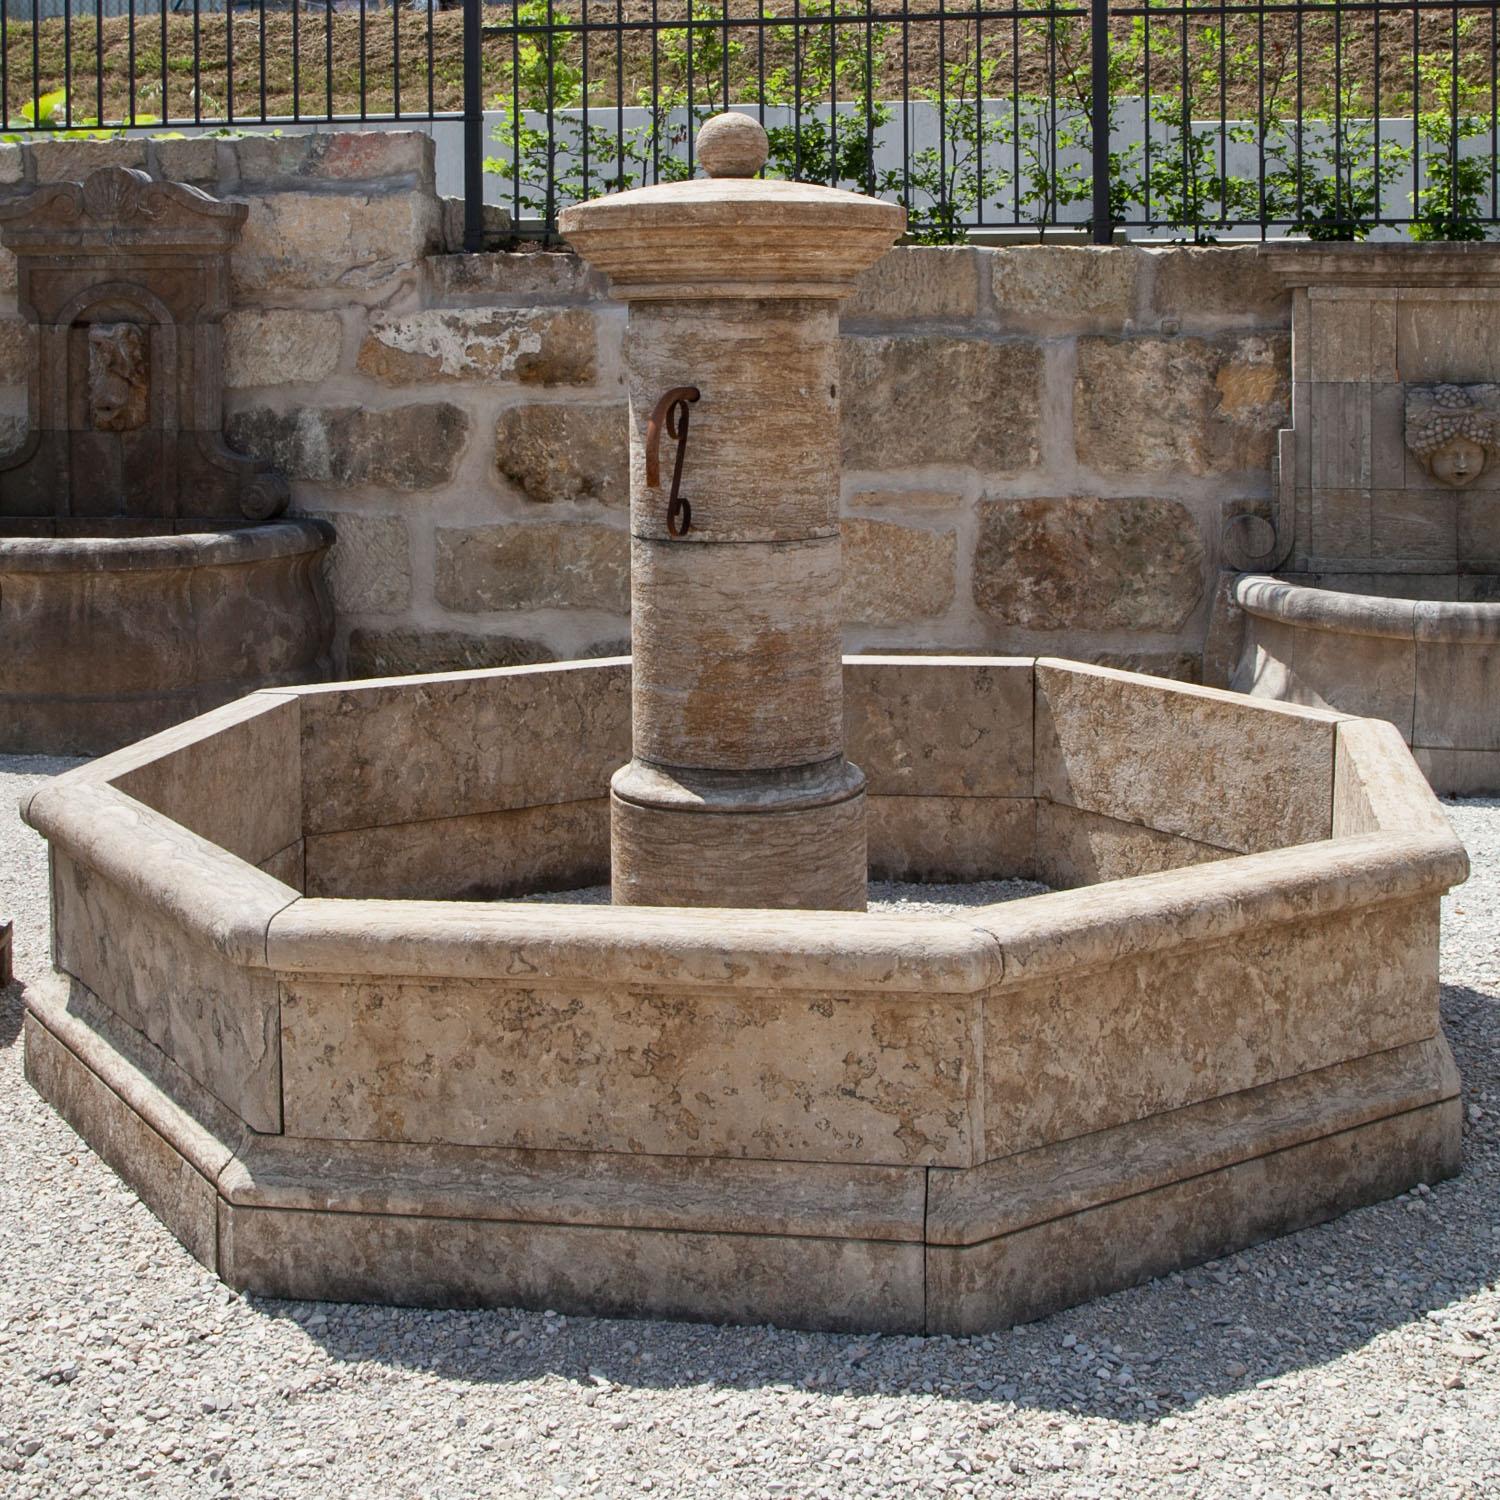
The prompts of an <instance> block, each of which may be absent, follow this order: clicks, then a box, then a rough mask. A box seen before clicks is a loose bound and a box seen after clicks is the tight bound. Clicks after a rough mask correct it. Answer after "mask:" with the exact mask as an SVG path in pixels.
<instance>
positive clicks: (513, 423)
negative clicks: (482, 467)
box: [495, 401, 630, 505]
mask: <svg viewBox="0 0 1500 1500" xmlns="http://www.w3.org/2000/svg"><path fill="white" fill-rule="evenodd" d="M629 434H630V417H629V412H628V410H627V408H626V406H625V404H624V403H623V402H618V401H609V402H588V403H573V402H569V403H568V404H567V405H561V404H554V405H545V406H543V405H526V406H510V407H507V408H506V409H505V410H504V411H502V412H501V413H500V416H499V418H498V420H497V421H496V423H495V467H496V468H497V469H498V470H499V472H500V477H501V478H502V479H504V480H505V481H506V482H507V483H509V484H513V485H515V486H516V488H517V489H519V490H520V491H521V492H522V494H524V495H525V496H526V498H527V499H528V500H535V501H538V502H539V503H541V504H544V505H547V504H552V503H554V502H560V501H570V500H593V501H600V502H602V503H604V504H606V505H624V504H625V503H626V501H627V500H628V498H629V495H630V458H629Z"/></svg>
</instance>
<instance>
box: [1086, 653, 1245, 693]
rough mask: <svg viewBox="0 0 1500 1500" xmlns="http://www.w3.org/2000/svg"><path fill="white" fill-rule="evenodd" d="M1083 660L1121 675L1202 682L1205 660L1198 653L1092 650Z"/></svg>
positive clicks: (1217, 685)
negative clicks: (1140, 674)
mask: <svg viewBox="0 0 1500 1500" xmlns="http://www.w3.org/2000/svg"><path fill="white" fill-rule="evenodd" d="M1082 660H1084V661H1090V662H1093V664H1094V665H1095V666H1096V667H1113V668H1114V669H1115V670H1116V671H1117V672H1142V673H1144V674H1145V675H1146V676H1147V677H1168V678H1170V679H1171V680H1172V681H1173V682H1202V681H1203V658H1202V656H1200V655H1199V654H1198V653H1197V652H1196V651H1089V652H1087V653H1086V654H1085V655H1084V656H1083V657H1082ZM1209 686H1210V687H1222V686H1223V684H1222V683H1209Z"/></svg>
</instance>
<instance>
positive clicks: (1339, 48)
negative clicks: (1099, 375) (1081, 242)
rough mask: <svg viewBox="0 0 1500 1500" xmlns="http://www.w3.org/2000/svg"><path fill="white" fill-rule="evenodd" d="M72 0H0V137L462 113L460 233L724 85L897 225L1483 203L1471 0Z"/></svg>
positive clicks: (1490, 214)
mask: <svg viewBox="0 0 1500 1500" xmlns="http://www.w3.org/2000/svg"><path fill="white" fill-rule="evenodd" d="M148 3H149V4H150V5H151V9H149V10H148V8H147V7H148ZM117 5H123V7H124V10H123V14H121V15H119V16H115V15H113V14H112V12H113V11H114V9H115V7H116V6H117ZM18 7H19V11H18ZM59 7H60V13H59ZM99 9H100V0H4V6H3V8H0V115H3V127H4V130H5V131H7V132H15V133H21V132H27V131H47V130H52V131H57V130H61V131H78V130H84V131H106V132H107V131H111V130H113V129H116V128H120V127H127V126H148V127H153V128H160V129H163V130H166V129H180V128H182V127H184V126H187V125H194V126H196V125H215V126H221V127H231V128H243V127H256V126H276V125H279V124H283V123H288V122H297V121H301V122H334V121H339V122H343V121H371V122H383V121H412V120H422V121H453V122H460V121H461V122H462V126H461V129H460V127H459V126H458V125H457V124H455V125H454V127H453V131H454V135H455V147H456V148H458V149H461V151H462V156H463V162H464V166H465V191H466V198H467V202H468V210H469V211H468V216H467V226H468V232H469V239H470V243H471V244H473V245H477V244H478V241H479V233H480V228H481V224H482V214H481V204H482V202H483V200H484V199H485V198H488V199H489V201H491V202H499V203H503V204H504V205H506V206H507V207H509V208H510V210H511V212H512V215H513V217H514V219H515V220H516V221H517V222H518V223H519V224H522V225H530V226H532V227H533V228H535V229H538V230H540V231H542V232H546V231H547V230H548V229H550V227H551V226H552V225H553V224H554V223H555V221H556V216H557V213H558V211H559V210H560V209H561V208H562V207H564V206H566V205H567V204H568V203H570V202H574V201H578V200H579V199H582V198H586V197H591V196H594V195H596V194H598V193H603V192H611V191H617V190H620V189H622V188H627V187H632V186H638V185H640V184H643V183H649V182H657V181H669V180H673V179H675V178H680V177H685V176H688V175H691V173H692V171H693V167H694V141H695V136H696V132H697V130H698V128H699V126H700V125H701V123H702V121H703V120H704V119H706V118H707V117H708V116H709V115H710V114H712V113H715V112H716V111H718V110H720V109H724V108H740V109H746V110H749V111H750V112H752V113H755V114H756V115H757V116H758V117H759V118H761V119H762V121H763V122H764V124H765V125H766V128H767V131H768V133H769V136H770V140H771V159H770V163H769V166H768V169H767V170H768V172H770V173H771V174H773V175H777V176H783V177H789V178H799V179H804V180H811V181H819V182H826V183H831V184H836V185H841V186H846V187H852V188H858V189H860V190H863V191H865V192H873V193H878V194H881V195H882V196H886V197H891V198H896V199H899V200H901V201H902V202H903V203H904V204H905V205H906V207H907V210H908V215H909V219H910V223H911V228H912V233H913V234H914V235H915V236H916V237H917V238H919V239H925V240H932V241H940V242H941V241H952V240H958V239H962V238H964V237H966V236H968V235H970V234H973V233H975V232H977V231H983V230H995V229H1026V230H1028V231H1035V232H1039V233H1042V234H1046V233H1048V232H1056V231H1058V230H1060V229H1064V228H1068V227H1071V228H1072V229H1073V230H1074V231H1075V232H1087V233H1090V234H1091V235H1092V237H1093V238H1094V239H1096V240H1100V241H1105V240H1108V239H1110V238H1111V237H1112V236H1113V235H1114V234H1115V233H1116V232H1118V231H1120V230H1126V231H1130V232H1132V233H1154V234H1159V235H1164V236H1169V237H1184V238H1197V239H1202V238H1213V237H1220V236H1223V235H1226V234H1232V233H1244V232H1247V231H1248V232H1253V233H1259V234H1267V233H1277V232H1292V233H1297V234H1304V235H1309V236H1312V237H1314V238H1327V239H1349V238H1362V237H1365V236H1368V235H1372V234H1374V235H1384V234H1409V235H1412V236H1414V237H1416V238H1425V239H1479V238H1483V237H1485V236H1486V235H1487V234H1490V233H1492V232H1494V231H1495V230H1496V229H1497V227H1500V192H1497V188H1500V183H1497V167H1496V155H1497V122H1500V90H1497V62H1500V0H1171V3H1168V0H1156V3H1153V0H1144V3H1135V4H1126V3H1118V4H1113V5H1108V6H1106V5H1104V4H1095V5H1090V4H1087V3H1058V0H1004V3H993V4H991V3H987V0H952V3H950V0H904V3H892V4H889V5H887V4H882V3H881V0H505V3H504V4H499V5H482V4H481V3H480V0H464V3H463V5H462V8H460V9H453V10H443V9H441V8H440V5H439V3H438V0H417V4H416V5H415V6H410V5H402V6H385V7H382V6H381V5H378V4H377V3H376V0H315V3H313V4H311V5H305V4H304V5H300V6H298V5H286V6H284V7H282V6H276V5H273V4H270V3H264V4H260V3H258V4H255V5H252V6H246V5H244V4H243V3H239V0H236V3H233V4H230V5H229V6H228V8H225V5H224V0H217V8H214V6H213V5H211V4H210V0H168V3H167V6H166V8H165V9H164V8H163V7H162V4H161V0H103V9H104V12H105V13H104V16H103V18H100V16H99V14H98V11H99ZM460 140H461V147H459V146H458V143H459V141H460Z"/></svg>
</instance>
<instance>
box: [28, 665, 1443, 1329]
mask: <svg viewBox="0 0 1500 1500" xmlns="http://www.w3.org/2000/svg"><path fill="white" fill-rule="evenodd" d="M629 671H630V667H629V662H628V661H626V660H616V661H603V662H586V663H567V664H561V665H557V666H546V667H518V668H513V669H508V670H501V671H485V672H469V673H454V674H446V675H442V676H433V677H415V678H405V679H391V680H380V681H370V682H360V683H341V684H334V685H329V686H323V687H311V688H303V689H296V690H281V691H273V692H272V691H268V692H261V693H257V694H254V695H252V696H251V697H249V698H246V699H244V700H243V701H241V702H238V703H236V704H233V705H231V706H229V707H226V708H223V709H220V710H218V711H216V712H214V713H211V714H208V715H206V716H205V717H203V718H200V719H198V720H195V721H194V722H192V723H190V724H186V725H183V726H180V727H179V728H177V729H175V730H171V731H169V732H167V733H164V734H162V735H159V736H157V737H156V738H155V739H152V740H148V741H146V742H145V743H144V744H141V745H137V746H135V747H133V748H131V749H128V750H125V751H121V752H120V753H118V754H116V755H113V756H110V757H108V758H106V759H104V760H101V761H98V762H96V763H94V764H92V765H90V766H87V767H84V768H81V769H79V770H77V771H75V772H72V773H70V774H69V775H66V776H63V777H61V778H59V779H58V780H56V781H55V782H53V783H51V784H50V785H48V786H47V787H45V788H44V789H43V790H41V791H39V792H37V793H36V794H35V795H34V796H33V797H32V798H31V800H30V803H29V806H28V807H27V808H26V810H25V813H26V817H27V819H28V821H29V822H30V823H31V824H32V825H33V826H34V827H36V828H38V829H39V830H41V831H42V833H44V834H45V835H46V837H47V838H48V839H49V840H50V842H51V853H52V880H53V902H54V907H53V910H54V920H55V941H54V951H55V960H56V964H57V972H56V973H55V974H54V975H53V976H52V977H50V978H49V979H47V980H44V981H43V982H41V983H38V984H35V985H33V986H32V987H31V988H30V989H29V990H28V992H27V1006H28V1013H27V1017H26V1067H27V1075H28V1077H29V1078H30V1079H31V1080H32V1082H33V1084H34V1085H35V1086H36V1087H37V1088H38V1089H39V1090H40V1091H41V1092H42V1093H43V1094H44V1095H45V1096H46V1097H47V1098H48V1099H50V1100H51V1101H53V1103H54V1104H55V1106H56V1107H57V1108H58V1109H59V1110H60V1111H61V1112H62V1113H63V1115H64V1116H65V1117H66V1118H67V1119H68V1120H69V1121H70V1122H72V1124H73V1125H74V1126H75V1128H77V1129H78V1130H79V1131H80V1133H81V1134H82V1135H83V1136H84V1137H85V1139H86V1140H88V1141H89V1142H90V1143H91V1144H92V1145H93V1146H94V1147H95V1149H96V1150H98V1151H99V1152H100V1154H101V1155H103V1156H104V1158H105V1159H106V1160H108V1161H109V1162H110V1163H111V1164H112V1165H113V1166H114V1167H115V1169H116V1170H117V1171H119V1172H120V1173H121V1174H122V1175H123V1176H124V1177H125V1178H126V1179H127V1180H128V1181H130V1182H131V1183H132V1184H134V1186H135V1187H136V1189H137V1190H138V1191H139V1192H140V1194H141V1196H142V1197H143V1199H144V1200H145V1201H146V1203H147V1204H149V1205H150V1207H151V1208H152V1209H153V1210H154V1211H155V1212H156V1213H157V1214H158V1215H160V1217H161V1218H162V1219H163V1220H164V1221H165V1222H166V1223H167V1224H168V1225H169V1226H170V1228H171V1229H172V1230H173V1232H174V1233H175V1234H176V1235H177V1236H178V1237H179V1238H180V1239H181V1240H182V1242H183V1243H184V1244H185V1245H186V1246H187V1247H188V1248H189V1249H190V1250H191V1251H192V1252H193V1254H194V1255H196V1256H197V1257H198V1258H199V1259H200V1260H202V1261H203V1262H204V1264H205V1265H207V1266H209V1267H211V1268H213V1269H214V1270H215V1271H217V1273H218V1274H219V1275H220V1276H221V1277H222V1278H223V1279H224V1280H225V1281H227V1282H229V1283H230V1284H231V1285H233V1286H236V1287H240V1288H245V1289H249V1290H253V1291H255V1292H259V1293H265V1294H269V1295H275V1296H283V1297H293V1298H338V1299H353V1300H390V1301H397V1302H406V1303H432V1304H449V1305H454V1304H459V1305H473V1304H491V1303H493V1304H520V1305H525V1306H532V1307H536V1306H547V1307H554V1308H561V1309H563V1310H566V1311H572V1312H586V1313H599V1314H630V1315H637V1314H650V1315H656V1316H667V1317H688V1318H709V1319H719V1320H748V1321H752V1322H764V1321H771V1322H776V1323H780V1324H787V1325H796V1326H805V1327H815V1328H835V1329H838V1328H843V1329H851V1328H852V1329H884V1330H892V1331H897V1330H900V1331H908V1332H914V1331H923V1330H926V1331H934V1332H938V1331H941V1332H949V1333H965V1332H973V1331H977V1330H982V1329H987V1328H995V1327H1004V1326H1008V1325H1010V1324H1012V1323H1014V1322H1016V1321H1018V1320H1022V1319H1028V1318H1034V1317H1037V1316H1040V1315H1042V1314H1044V1313H1046V1312H1048V1311H1050V1310H1052V1309H1055V1308H1058V1307H1061V1306H1064V1305H1066V1304H1068V1303H1071V1302H1075V1301H1078V1300H1080V1299H1083V1298H1086V1297H1089V1296H1093V1295H1096V1294H1098V1293H1102V1292H1106V1291H1109V1290H1112V1289H1114V1288H1117V1287H1121V1286H1125V1285H1128V1284H1130V1283H1132V1282H1135V1281H1137V1280H1140V1279H1142V1278H1145V1277H1149V1276H1151V1275H1155V1274H1158V1273H1161V1272H1163V1271H1166V1270H1168V1269H1169V1268H1172V1267H1176V1266H1181V1265H1184V1264H1187V1263H1191V1262H1193V1261H1196V1260H1200V1259H1204V1258H1208V1257H1213V1256H1217V1255H1220V1254H1223V1253H1225V1252H1227V1251H1229V1250H1232V1249H1234V1248H1236V1247H1239V1246H1242V1245H1245V1244H1247V1243H1250V1242H1252V1241H1255V1240H1258V1239H1261V1238H1263V1237H1265V1236H1268V1235H1271V1234H1276V1233H1280V1232H1283V1231H1286V1230H1290V1229H1293V1228H1297V1227H1299V1226H1302V1225H1306V1224H1309V1223H1312V1222H1315V1221H1318V1220H1321V1219H1324V1218H1326V1217H1328V1216H1330V1215H1333V1214H1336V1213H1339V1212H1342V1211H1344V1210H1346V1209H1348V1208H1351V1207H1353V1206H1354V1205H1356V1204H1360V1203H1365V1202H1369V1201H1372V1200H1374V1199H1378V1198H1381V1197H1385V1196H1388V1195H1391V1194H1394V1193H1396V1192H1399V1191H1402V1190H1404V1189H1405V1188H1407V1187H1409V1186H1411V1185H1413V1184H1414V1183H1416V1182H1419V1181H1424V1180H1425V1181H1431V1180H1435V1179H1437V1178H1440V1177H1443V1176H1445V1175H1448V1174H1451V1173H1452V1172H1454V1171H1455V1170H1457V1165H1458V1151H1459V1114H1458V1110H1459V1102H1458V1079H1457V1076H1456V1074H1455V1071H1454V1067H1453V1062H1452V1058H1451V1056H1450V1054H1449V1051H1448V1048H1447V1046H1446V1044H1445V1043H1444V1041H1443V1038H1442V1034H1441V1031H1440V1029H1439V1024H1438V1011H1437V951H1438V908H1439V898H1440V896H1441V894H1442V892H1443V891H1444V890H1445V889H1447V888H1448V887H1449V886H1450V885H1452V884H1454V883H1455V882H1457V881H1460V880H1462V879H1463V878H1464V877H1465V875H1466V873H1467V862H1466V858H1465V855H1464V852H1463V850H1462V848H1461V846H1460V845H1459V844H1458V843H1457V842H1456V840H1455V838H1454V836H1453V834H1452V832H1451V830H1450V828H1449V826H1448V824H1447V822H1446V820H1445V818H1444V817H1443V815H1442V812H1441V809H1440V808H1439V806H1438V805H1437V803H1436V802H1435V800H1434V798H1433V796H1432V793H1431V791H1430V790H1429V788H1428V787H1427V785H1426V784H1425V783H1424V781H1423V779H1422V777H1421V775H1420V774H1419V773H1418V771H1417V768H1416V766H1415V765H1414V763H1413V762H1412V759H1411V756H1410V754H1409V752H1408V750H1407V748H1406V747H1405V746H1404V745H1403V744H1402V742H1401V740H1400V737H1399V735H1398V734H1397V733H1396V731H1395V730H1394V729H1393V728H1392V727H1391V726H1390V725H1389V724H1384V723H1379V722H1373V721H1367V720H1360V719H1354V718H1348V717H1341V716H1339V715H1336V714H1332V713H1328V712H1324V711H1319V710H1311V709H1305V708H1299V707H1294V706H1287V705H1282V704H1277V703H1269V702H1256V701H1253V700H1250V699H1246V698H1242V697H1240V696H1238V695H1235V694H1230V693H1223V692H1215V691H1212V690H1208V689H1201V688H1193V687H1186V686H1182V685H1179V684H1175V683H1169V682H1164V681H1161V680H1158V679H1154V678H1148V677H1140V676H1134V675H1131V674H1128V673H1122V672H1115V671H1110V670H1106V669H1101V668H1092V667H1085V666H1079V665H1076V664H1070V663H1067V662H1060V661H1049V660H1045V659H1041V660H1032V659H1020V660H1017V659H973V658H963V659H957V658H954V659H944V658H920V657H899V658H858V657H856V658H850V659H848V661H847V663H846V669H845V698H846V708H847V715H848V731H849V750H850V754H851V756H852V758H853V759H854V760H855V761H856V762H857V763H858V764H860V765H861V766H863V767H864V769H865V771H866V773H867V775H868V777H869V786H870V793H871V808H870V812H871V823H870V866H871V871H872V874H874V875H877V876H884V877H898V878H906V879H923V880H935V881H955V880H970V879H974V878H980V877H993V876H1004V875H1012V876H1014V875H1025V876H1032V877H1036V878H1039V879H1041V880H1043V881H1045V882H1047V883H1049V884H1050V885H1052V886H1053V887H1057V888H1059V889H1056V890H1054V891H1053V892H1052V893H1049V894H1044V895H1038V896H1034V897H1031V898H1029V899H1025V900H1021V901H1016V902H1012V903H1009V904H1006V905H1000V906H994V907H988V908H978V909H974V910H970V911H967V912H965V913H964V914H963V915H962V916H961V917H937V916H927V917H906V918H902V917H892V916H879V915H869V914H865V913H851V912H838V913H829V912H804V911H783V912H758V911H731V910H704V909H697V910H681V909H666V908H641V907H634V908H610V907H578V906H563V905H560V904H556V903H553V904H547V903H539V904H534V903H524V902H516V901H507V900H506V899H504V898H505V897H507V896H510V895H514V894H517V893H520V892H522V891H530V890H535V889H537V888H538V887H548V886H550V887H553V888H561V887H568V886H578V885H586V884H590V883H593V882H597V881H600V880H602V879H604V878H605V876H606V874H607V863H608V827H607V821H608V820H607V801H606V797H607V787H608V778H609V775H610V773H611V771H613V769H614V768H615V767H616V766H617V765H619V764H621V763H622V762H623V760H624V759H625V758H626V757H627V755H628V751H629V738H630V728H629Z"/></svg>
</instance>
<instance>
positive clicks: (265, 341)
mask: <svg viewBox="0 0 1500 1500" xmlns="http://www.w3.org/2000/svg"><path fill="white" fill-rule="evenodd" d="M223 327H224V384H225V385H226V386H230V387H232V388H236V389H238V388H243V387H245V386H256V385H284V384H286V383H287V382H290V381H298V380H326V379H327V378H328V376H330V375H332V374H333V372H334V371H335V370H336V369H337V368H338V363H339V352H340V349H341V347H342V345H343V341H344V324H343V321H342V319H340V317H339V315H338V314H337V313H332V312H311V311H307V310H305V309H302V308H298V309H296V310H293V309H291V308H267V309H265V310H263V311H261V310H257V309H254V308H237V309H235V311H233V312H231V313H229V314H228V315H227V316H226V317H225V319H224V325H223Z"/></svg>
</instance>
